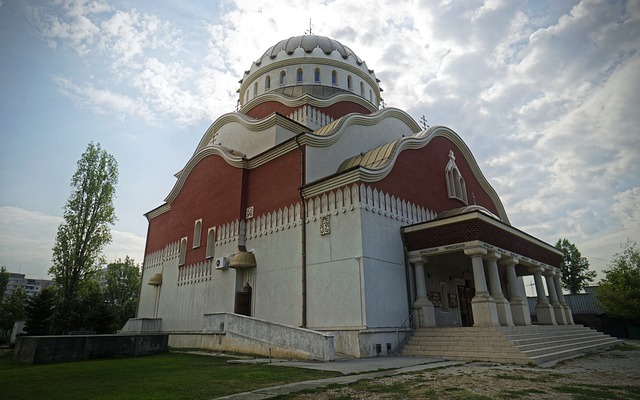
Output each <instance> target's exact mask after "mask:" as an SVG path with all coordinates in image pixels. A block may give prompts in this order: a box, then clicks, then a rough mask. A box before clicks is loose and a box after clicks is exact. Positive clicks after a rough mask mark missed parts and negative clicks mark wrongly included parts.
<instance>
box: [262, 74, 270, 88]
mask: <svg viewBox="0 0 640 400" xmlns="http://www.w3.org/2000/svg"><path fill="white" fill-rule="evenodd" d="M269 89H271V76H269V75H267V77H266V78H264V90H265V92H266V91H267V90H269Z"/></svg>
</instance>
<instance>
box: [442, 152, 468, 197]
mask: <svg viewBox="0 0 640 400" xmlns="http://www.w3.org/2000/svg"><path fill="white" fill-rule="evenodd" d="M445 177H446V180H447V192H448V194H449V198H450V199H458V200H460V201H462V202H463V203H464V204H467V205H468V200H467V186H466V185H465V183H464V178H463V177H462V175H461V174H460V170H459V169H458V166H457V165H456V156H455V155H454V154H453V151H452V150H449V162H448V163H447V166H446V168H445Z"/></svg>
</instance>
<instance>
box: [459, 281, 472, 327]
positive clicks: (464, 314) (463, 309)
mask: <svg viewBox="0 0 640 400" xmlns="http://www.w3.org/2000/svg"><path fill="white" fill-rule="evenodd" d="M475 295H476V291H475V290H474V289H473V288H469V287H465V286H458V300H459V302H460V318H461V319H462V326H473V310H472V309H471V300H472V299H473V296H475Z"/></svg>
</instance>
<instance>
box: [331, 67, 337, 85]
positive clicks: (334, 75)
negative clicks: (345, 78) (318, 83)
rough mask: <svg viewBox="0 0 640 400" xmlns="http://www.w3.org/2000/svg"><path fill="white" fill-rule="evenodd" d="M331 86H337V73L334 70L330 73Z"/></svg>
mask: <svg viewBox="0 0 640 400" xmlns="http://www.w3.org/2000/svg"><path fill="white" fill-rule="evenodd" d="M331 84H332V85H337V84H338V73H337V72H336V71H335V70H333V71H331Z"/></svg>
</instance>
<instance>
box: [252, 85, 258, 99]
mask: <svg viewBox="0 0 640 400" xmlns="http://www.w3.org/2000/svg"><path fill="white" fill-rule="evenodd" d="M257 95H258V82H256V83H254V84H253V97H254V98H255V97H256V96H257Z"/></svg>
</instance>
